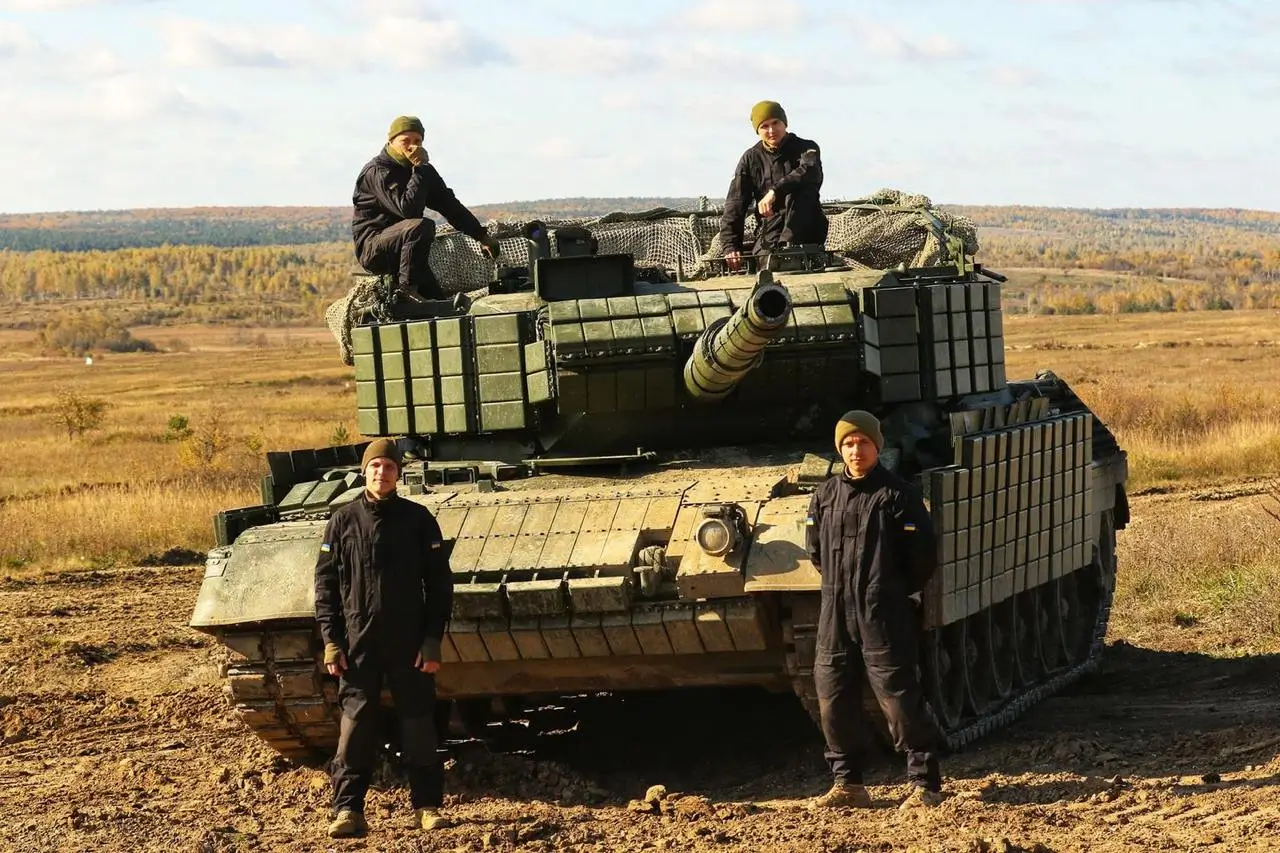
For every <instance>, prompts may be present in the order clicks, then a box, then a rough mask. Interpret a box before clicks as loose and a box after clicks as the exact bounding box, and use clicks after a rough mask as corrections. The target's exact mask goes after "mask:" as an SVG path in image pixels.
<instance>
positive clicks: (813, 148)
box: [720, 101, 827, 269]
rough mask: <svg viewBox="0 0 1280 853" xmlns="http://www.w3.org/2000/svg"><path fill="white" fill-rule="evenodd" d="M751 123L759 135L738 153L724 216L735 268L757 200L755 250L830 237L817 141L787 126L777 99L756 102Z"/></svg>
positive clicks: (723, 233) (723, 239)
mask: <svg viewBox="0 0 1280 853" xmlns="http://www.w3.org/2000/svg"><path fill="white" fill-rule="evenodd" d="M751 127H752V128H754V129H755V132H756V135H757V136H759V137H760V141H759V142H757V143H756V144H755V145H752V146H751V147H750V148H748V149H747V150H746V151H745V152H744V153H743V155H742V157H741V158H739V160H738V165H737V168H735V169H734V171H733V180H732V181H731V182H730V183H729V194H728V195H727V196H726V197H725V200H724V214H723V215H722V216H721V218H720V243H721V245H722V246H723V247H724V256H725V259H726V260H728V262H729V266H730V268H732V269H738V267H739V265H740V263H741V259H742V251H743V245H742V242H743V229H744V227H745V223H746V219H747V214H748V213H750V212H751V210H752V207H753V206H754V209H755V212H756V214H757V216H758V220H757V221H758V223H759V224H758V225H757V227H756V241H755V245H754V246H753V247H752V252H753V253H754V254H756V255H760V254H764V253H767V252H770V251H772V250H774V249H776V248H780V247H782V246H784V245H786V244H797V243H818V244H823V243H825V242H826V240H827V217H826V215H825V214H823V212H822V203H821V202H820V201H819V198H818V191H819V190H821V189H822V162H821V154H820V152H819V150H818V143H816V142H813V141H812V140H809V139H801V138H800V137H799V136H796V135H795V134H794V133H790V132H788V131H787V114H786V112H784V111H783V109H782V105H781V104H779V103H778V102H777V101H761V102H760V103H758V104H756V105H755V106H754V107H752V108H751Z"/></svg>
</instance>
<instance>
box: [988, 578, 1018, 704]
mask: <svg viewBox="0 0 1280 853" xmlns="http://www.w3.org/2000/svg"><path fill="white" fill-rule="evenodd" d="M1016 601H1017V599H1015V598H1012V597H1011V598H1006V599H1005V600H1004V601H1002V602H1000V603H999V604H997V605H996V606H994V607H992V608H991V611H990V612H991V618H990V620H989V622H988V630H989V631H990V633H989V634H988V635H987V646H988V648H989V649H990V650H991V685H992V687H993V688H994V689H995V697H996V698H997V699H999V700H1000V701H1001V702H1003V701H1004V700H1005V699H1008V698H1009V696H1010V694H1012V693H1013V682H1014V679H1015V677H1016V673H1017V669H1018V664H1017V660H1016V657H1017V652H1016V651H1015V650H1014V638H1015V637H1016V636H1017V630H1018V608H1017V605H1016Z"/></svg>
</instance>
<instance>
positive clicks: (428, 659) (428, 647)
mask: <svg viewBox="0 0 1280 853" xmlns="http://www.w3.org/2000/svg"><path fill="white" fill-rule="evenodd" d="M413 665H414V667H416V668H417V669H420V670H422V671H423V672H426V673H435V672H439V671H440V641H439V640H436V639H433V638H431V637H426V638H424V639H423V641H422V648H421V649H419V651H418V656H417V658H416V659H415V660H414V662H413Z"/></svg>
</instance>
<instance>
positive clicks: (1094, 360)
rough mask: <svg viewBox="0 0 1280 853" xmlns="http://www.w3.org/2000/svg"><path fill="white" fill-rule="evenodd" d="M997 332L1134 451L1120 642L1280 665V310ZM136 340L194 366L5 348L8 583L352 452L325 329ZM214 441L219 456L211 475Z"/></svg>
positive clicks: (135, 539) (343, 372)
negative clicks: (99, 418) (68, 420)
mask: <svg viewBox="0 0 1280 853" xmlns="http://www.w3.org/2000/svg"><path fill="white" fill-rule="evenodd" d="M1005 328H1006V341H1007V347H1008V361H1009V371H1008V372H1009V376H1010V377H1012V378H1029V377H1031V376H1033V375H1034V373H1035V371H1036V370H1038V369H1046V368H1047V369H1052V370H1053V371H1055V372H1056V373H1058V374H1059V375H1060V376H1062V377H1063V378H1065V379H1067V380H1068V381H1069V382H1070V383H1071V385H1072V387H1073V388H1075V389H1076V391H1077V393H1078V394H1080V396H1081V397H1082V398H1083V399H1084V400H1085V401H1086V402H1087V403H1088V404H1089V405H1090V406H1091V407H1092V408H1093V409H1094V410H1095V411H1096V412H1097V413H1098V414H1099V415H1100V416H1101V417H1102V418H1103V420H1104V421H1105V422H1107V424H1108V425H1109V426H1111V427H1112V429H1113V430H1114V431H1115V433H1116V434H1117V436H1118V437H1119V439H1120V443H1121V445H1122V446H1123V447H1124V448H1125V449H1126V450H1127V451H1128V453H1129V460H1130V484H1129V485H1130V493H1131V494H1132V495H1134V496H1135V498H1134V504H1135V508H1134V524H1133V525H1132V526H1131V528H1130V529H1129V530H1127V531H1125V532H1124V533H1122V534H1121V537H1120V549H1121V553H1120V558H1121V561H1122V571H1121V574H1120V580H1119V584H1120V586H1119V589H1118V607H1117V612H1116V615H1115V624H1116V626H1118V628H1119V629H1120V630H1122V631H1124V632H1125V634H1124V635H1125V636H1140V635H1141V634H1142V632H1143V631H1146V630H1158V631H1162V632H1163V631H1167V630H1169V629H1170V626H1173V627H1175V628H1176V629H1177V630H1178V631H1180V632H1183V634H1185V636H1186V638H1187V641H1188V643H1191V644H1198V645H1199V646H1200V647H1203V646H1204V645H1205V643H1206V642H1208V643H1209V644H1210V645H1217V646H1219V647H1221V648H1222V649H1224V650H1233V651H1235V652H1244V651H1251V650H1257V649H1267V650H1277V649H1280V596H1277V595H1276V594H1275V590H1276V589H1277V588H1278V587H1280V545H1277V542H1278V541H1280V522H1277V521H1275V520H1274V519H1272V518H1271V517H1270V516H1269V515H1268V514H1267V513H1266V512H1265V511H1264V509H1265V508H1266V507H1268V506H1270V507H1271V508H1272V509H1276V510H1280V501H1277V500H1276V498H1274V497H1271V496H1270V494H1269V493H1274V492H1277V491H1278V490H1280V312H1276V311H1235V312H1232V311H1226V312H1198V313H1181V314H1131V315H1118V316H1071V317H1067V316H1050V317H1043V316H1012V315H1010V316H1006V320H1005ZM133 331H134V334H135V335H136V336H138V337H142V338H149V339H152V340H154V341H155V342H156V343H157V344H159V345H160V346H161V347H162V348H166V347H168V345H169V342H172V341H181V346H180V347H175V348H181V349H183V350H185V351H180V352H161V353H154V354H129V355H107V356H105V357H100V358H98V359H97V360H96V362H95V363H94V364H93V365H92V366H88V365H86V364H84V362H83V361H82V360H78V359H70V358H51V357H42V356H39V355H37V354H36V350H35V348H34V346H33V342H34V337H35V335H34V332H29V331H15V330H3V331H0V459H3V460H4V461H3V463H2V464H0V534H2V535H0V574H11V575H20V574H26V573H33V572H43V571H51V570H52V571H56V570H60V569H65V568H70V567H92V566H105V565H119V564H129V563H135V562H138V561H139V560H145V559H147V558H148V557H158V556H159V555H162V554H163V553H164V552H165V551H167V550H169V549H172V548H181V549H189V550H193V551H197V552H199V551H203V550H204V549H206V548H208V547H209V545H210V544H211V542H212V528H211V523H210V518H211V516H212V514H213V513H214V512H215V511H217V510H218V509H224V508H228V507H234V506H244V505H248V504H253V503H257V502H258V500H259V498H258V494H259V492H258V480H259V478H260V477H261V475H262V473H264V463H263V459H262V454H263V452H264V451H266V450H273V449H277V450H287V449H292V448H299V447H309V446H323V445H326V444H329V443H331V441H332V439H333V438H334V437H335V432H336V431H338V430H340V429H342V430H345V431H346V432H347V435H348V436H349V437H350V438H349V440H356V438H357V437H358V436H356V434H355V422H354V404H353V396H354V390H353V387H352V384H351V381H350V369H349V368H347V367H344V366H343V365H342V364H341V363H340V362H339V361H338V359H337V355H336V348H335V346H334V344H333V341H332V338H331V337H330V335H329V333H328V331H327V330H326V329H324V328H319V327H317V328H307V329H297V328H291V329H278V328H272V329H245V328H237V327H231V326H218V327H201V326H186V327H183V326H165V327H157V328H146V327H142V328H137V329H134V330H133ZM68 391H70V392H73V393H75V394H78V395H81V397H83V398H90V399H102V400H105V401H107V402H108V403H109V409H108V410H107V411H106V413H105V417H104V420H103V423H102V426H101V428H100V429H96V430H91V431H88V432H86V433H85V434H84V435H82V436H79V437H68V435H67V433H66V431H65V430H64V429H63V428H61V427H60V426H59V424H58V423H57V414H58V411H59V402H58V400H59V397H58V395H59V393H60V392H61V393H64V394H65V393H66V392H68ZM175 416H181V417H183V418H186V420H187V428H188V429H189V430H190V431H191V434H192V437H191V438H190V439H188V440H187V441H181V440H177V439H178V438H179V435H178V434H176V433H175V431H174V429H173V427H172V424H171V419H173V418H174V417H175ZM201 441H203V442H204V443H205V445H206V446H212V447H214V448H215V452H213V453H212V454H206V456H207V457H211V458H208V459H206V461H204V462H201V461H200V460H199V459H198V458H197V457H199V454H198V453H195V452H193V450H194V449H196V448H197V446H198V445H197V443H198V442H201ZM1268 501H1270V504H1268V503H1267V502H1268ZM1206 632H1207V635H1206Z"/></svg>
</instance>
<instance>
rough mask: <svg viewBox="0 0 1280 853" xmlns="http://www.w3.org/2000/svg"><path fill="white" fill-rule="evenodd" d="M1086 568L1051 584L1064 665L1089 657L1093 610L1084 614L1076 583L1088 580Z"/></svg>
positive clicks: (1078, 584) (1080, 583)
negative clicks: (1053, 587) (1056, 605)
mask: <svg viewBox="0 0 1280 853" xmlns="http://www.w3.org/2000/svg"><path fill="white" fill-rule="evenodd" d="M1088 571H1089V570H1088V569H1077V570H1076V571H1074V572H1072V573H1071V574H1068V575H1063V576H1062V577H1060V578H1058V580H1057V583H1055V584H1054V586H1055V587H1056V588H1057V592H1058V624H1059V626H1060V630H1061V635H1060V636H1061V642H1062V654H1063V657H1064V658H1065V659H1066V661H1067V663H1068V664H1077V663H1079V662H1080V661H1082V660H1084V659H1085V658H1086V657H1088V656H1089V644H1090V642H1091V641H1092V639H1093V623H1094V619H1095V618H1096V616H1097V612H1096V610H1095V612H1093V613H1086V612H1085V609H1084V607H1082V606H1081V599H1080V586H1081V585H1082V584H1085V585H1087V584H1088V583H1090V580H1089V579H1088V578H1086V577H1084V575H1085V574H1086V573H1088Z"/></svg>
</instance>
